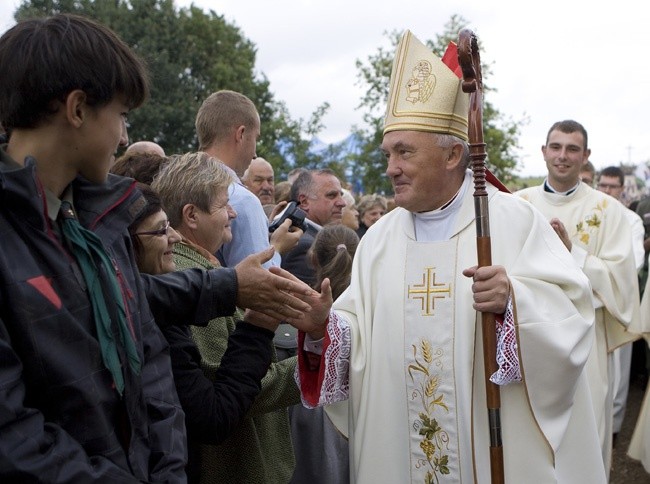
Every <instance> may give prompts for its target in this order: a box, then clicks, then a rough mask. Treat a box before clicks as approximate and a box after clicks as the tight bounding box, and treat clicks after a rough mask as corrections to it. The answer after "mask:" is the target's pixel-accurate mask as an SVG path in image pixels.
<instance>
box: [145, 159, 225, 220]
mask: <svg viewBox="0 0 650 484" xmlns="http://www.w3.org/2000/svg"><path fill="white" fill-rule="evenodd" d="M232 182H233V177H232V175H231V174H230V173H229V172H228V171H227V170H226V168H225V167H224V165H223V163H221V162H220V161H219V160H218V159H216V158H213V157H212V156H210V155H208V154H207V153H204V152H202V151H199V152H197V153H186V154H184V155H176V156H172V157H171V158H170V161H169V163H167V165H165V167H164V168H163V169H162V170H161V171H160V173H159V174H158V176H156V178H155V179H154V181H153V183H152V184H151V187H152V188H153V189H154V190H156V191H157V192H158V193H159V195H160V198H161V199H162V201H163V205H164V206H165V208H166V209H167V216H168V217H169V222H170V223H171V225H172V227H174V228H177V227H179V226H180V225H181V222H182V221H183V207H184V206H185V205H187V204H189V203H191V204H193V205H196V206H197V207H198V208H199V209H201V210H203V211H204V212H209V211H210V207H211V206H212V203H213V202H214V197H215V195H216V194H217V193H218V192H219V191H221V190H227V189H228V186H229V185H230V184H231V183H232Z"/></svg>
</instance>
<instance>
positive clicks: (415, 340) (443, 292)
mask: <svg viewBox="0 0 650 484" xmlns="http://www.w3.org/2000/svg"><path fill="white" fill-rule="evenodd" d="M457 250H458V247H457V240H450V241H443V242H431V243H422V242H415V241H409V242H408V245H407V251H406V268H405V281H404V288H405V294H404V298H405V303H404V346H405V347H404V356H405V371H406V398H407V408H408V418H409V428H410V438H409V445H410V456H411V482H418V483H429V482H460V481H461V475H460V464H459V455H460V450H459V441H458V415H457V408H458V405H457V394H456V386H455V377H456V375H455V372H454V364H453V362H454V340H455V298H456V287H455V284H456V277H457V271H458V270H459V269H458V268H457ZM396 418H397V416H396Z"/></svg>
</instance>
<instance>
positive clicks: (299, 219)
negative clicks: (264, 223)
mask: <svg viewBox="0 0 650 484" xmlns="http://www.w3.org/2000/svg"><path fill="white" fill-rule="evenodd" d="M306 216H307V214H306V213H305V212H304V210H301V209H300V208H298V204H297V203H296V202H289V203H288V204H287V206H286V207H285V208H284V210H283V211H282V212H281V213H280V215H278V216H277V217H275V218H274V219H273V222H271V224H270V225H269V232H270V233H273V232H275V230H276V229H277V228H278V227H279V226H280V225H282V223H283V222H284V221H285V220H286V219H291V226H292V227H298V228H299V229H300V230H302V231H303V232H305V231H306V230H307V222H305V217H306Z"/></svg>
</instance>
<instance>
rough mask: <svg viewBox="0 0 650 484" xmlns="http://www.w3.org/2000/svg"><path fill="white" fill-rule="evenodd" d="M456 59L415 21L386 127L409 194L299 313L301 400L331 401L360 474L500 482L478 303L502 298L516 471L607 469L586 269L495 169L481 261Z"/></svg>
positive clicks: (397, 177) (539, 474) (502, 377)
mask: <svg viewBox="0 0 650 484" xmlns="http://www.w3.org/2000/svg"><path fill="white" fill-rule="evenodd" d="M453 71H454V66H452V67H451V68H450V67H448V66H447V65H446V64H445V63H443V62H442V61H441V60H440V59H439V58H437V57H435V56H434V55H433V54H432V53H431V52H430V51H429V50H428V48H427V47H426V46H424V45H423V44H421V43H420V42H419V41H418V40H417V39H416V38H415V37H414V36H413V35H412V34H410V32H407V33H406V34H405V35H404V37H403V38H402V40H401V42H400V44H399V47H398V52H397V56H396V59H395V61H394V64H393V72H392V76H391V86H390V95H389V105H388V110H387V115H386V121H385V130H384V139H383V143H382V150H383V152H384V153H385V155H386V158H387V170H386V173H387V175H388V176H389V177H390V178H391V182H392V184H393V187H394V190H395V201H396V204H397V205H398V208H395V209H394V210H393V211H391V212H390V213H388V214H387V215H385V216H384V217H382V219H380V220H379V222H377V223H376V224H375V225H374V226H373V227H371V229H369V230H368V232H367V233H366V235H365V236H364V238H363V239H362V240H361V243H360V244H359V247H358V249H357V253H356V256H355V260H354V264H353V269H352V278H351V284H350V287H349V288H348V290H347V291H346V292H345V293H343V294H342V295H341V297H339V298H338V299H337V301H336V302H335V304H334V306H333V310H332V311H330V306H331V298H330V299H328V297H327V295H328V288H327V285H326V284H325V285H324V286H323V291H322V294H323V295H322V296H321V298H320V300H319V303H320V304H321V306H320V307H318V306H317V305H315V308H314V310H313V311H312V312H311V313H309V314H308V315H307V316H306V319H307V322H303V326H302V327H303V328H304V329H306V330H307V331H308V333H309V334H307V335H305V333H302V332H301V333H300V345H301V348H302V349H303V350H302V351H301V353H300V356H299V373H298V375H297V378H298V380H299V384H300V386H301V391H302V393H303V402H304V403H305V405H308V406H313V405H327V406H326V410H327V413H328V415H330V417H331V418H332V420H333V422H334V423H335V425H336V426H337V427H338V428H339V430H341V432H342V433H344V434H345V435H346V436H348V437H349V439H350V467H351V481H352V482H353V483H359V484H361V483H363V484H366V483H368V484H370V483H373V484H374V483H400V484H401V483H407V482H413V483H444V482H455V483H480V484H482V483H489V482H490V461H489V448H490V447H489V446H490V440H489V427H488V422H487V410H486V401H485V400H486V399H485V382H484V371H483V348H482V335H481V329H480V324H479V321H480V313H479V312H478V311H488V312H494V313H495V314H497V315H499V317H498V319H499V324H498V331H497V333H498V339H499V345H498V362H499V371H498V372H497V373H495V375H493V377H492V379H493V381H494V382H496V383H498V384H500V385H502V386H501V387H500V388H501V424H502V437H503V452H504V471H505V481H506V482H508V483H524V482H540V483H567V484H569V483H576V482H589V483H604V482H606V479H605V471H604V466H603V461H602V459H601V456H600V447H599V444H598V435H597V431H596V427H595V419H594V415H593V410H592V407H591V404H590V399H589V393H588V388H587V383H586V379H585V377H584V373H583V367H584V364H585V362H586V360H587V357H588V355H589V351H590V349H591V346H592V341H593V337H594V334H593V318H594V312H593V306H592V304H591V296H590V295H591V289H590V286H589V282H588V280H587V278H586V277H585V276H584V274H583V273H582V271H581V270H580V268H579V267H578V266H577V264H576V263H575V261H574V260H573V259H572V257H571V255H570V254H569V252H568V251H567V250H566V248H565V247H564V245H563V244H562V243H561V241H560V239H559V238H558V237H557V236H556V234H555V233H554V231H553V230H552V229H551V227H550V226H549V224H548V222H547V221H546V220H545V219H544V217H543V216H542V215H541V214H540V213H539V212H538V211H537V210H535V209H534V208H533V207H532V206H531V205H530V204H528V203H526V202H524V201H523V200H521V199H518V198H517V197H515V196H513V195H510V194H505V193H502V192H500V191H498V190H497V189H496V188H495V187H494V186H493V185H492V184H488V185H487V191H488V196H489V207H490V208H489V210H490V221H491V233H492V262H493V264H494V265H492V266H487V267H481V268H478V269H477V267H476V265H477V255H476V229H475V220H474V219H475V216H474V200H473V196H472V194H473V186H472V177H471V172H469V171H467V170H466V168H467V166H468V162H469V156H468V148H467V144H466V141H467V113H468V96H467V95H466V94H464V93H463V92H462V90H461V87H460V81H459V79H458V77H457V76H456V74H454V73H453ZM323 321H326V324H325V325H323V323H322V322H323ZM296 324H298V322H296ZM321 338H322V339H321ZM308 352H309V353H321V359H320V362H319V363H318V364H317V365H314V364H313V360H314V358H313V357H312V356H310V355H308Z"/></svg>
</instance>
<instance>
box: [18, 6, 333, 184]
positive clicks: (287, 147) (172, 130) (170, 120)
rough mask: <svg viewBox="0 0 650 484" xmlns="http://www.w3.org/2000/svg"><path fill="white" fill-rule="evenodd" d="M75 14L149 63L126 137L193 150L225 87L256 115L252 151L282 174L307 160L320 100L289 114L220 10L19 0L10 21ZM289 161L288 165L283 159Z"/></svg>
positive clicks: (246, 43)
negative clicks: (309, 111)
mask: <svg viewBox="0 0 650 484" xmlns="http://www.w3.org/2000/svg"><path fill="white" fill-rule="evenodd" d="M60 12H61V13H76V14H80V15H86V16H88V17H91V18H94V19H96V20H97V21H99V22H101V23H103V24H104V25H106V26H108V27H110V28H111V29H113V30H114V31H115V32H116V33H117V34H118V35H119V36H120V37H121V38H122V39H123V40H124V41H125V42H126V43H127V44H128V45H130V46H131V47H132V48H133V49H134V50H135V51H136V52H137V53H138V54H139V55H140V56H141V57H142V58H144V59H145V60H146V62H147V64H148V66H149V71H150V75H151V81H152V82H151V97H150V100H149V101H148V102H147V103H146V104H145V105H144V106H142V107H141V108H139V109H137V110H135V111H134V112H133V113H132V114H131V115H130V116H129V136H130V137H131V139H133V140H141V139H146V140H152V141H155V142H157V143H159V144H160V145H161V146H163V147H164V148H165V150H166V151H167V152H168V153H184V152H186V151H192V150H196V149H197V148H198V146H197V140H196V134H195V128H194V119H195V116H196V112H197V110H198V108H199V106H200V105H201V102H202V101H203V100H204V99H205V98H206V97H207V96H209V95H210V94H211V93H212V92H214V91H217V90H220V89H232V90H234V91H238V92H241V93H243V94H245V95H246V96H248V97H249V98H251V99H252V100H253V102H254V103H255V105H256V106H257V109H258V111H259V113H260V119H261V123H262V133H261V137H260V141H259V145H258V151H259V154H260V155H261V156H264V157H265V158H266V159H268V160H269V162H270V163H271V164H272V165H273V166H274V169H275V170H276V175H278V176H282V175H283V174H285V173H286V172H287V171H288V170H289V169H291V167H292V166H293V165H294V164H309V163H313V162H314V160H313V159H311V158H310V156H311V155H310V153H309V151H308V150H307V149H306V147H308V144H309V142H308V141H306V140H309V139H311V137H312V136H314V135H315V134H317V133H318V131H319V130H320V129H322V125H321V123H320V119H321V118H322V116H323V115H324V114H325V113H326V112H327V109H328V108H329V105H328V104H327V103H324V104H323V105H322V106H320V107H319V108H318V109H317V111H316V112H315V113H314V114H313V115H312V116H311V118H310V119H309V120H307V121H303V120H302V119H299V120H293V119H291V117H290V116H289V113H288V110H287V108H286V105H285V104H284V103H283V102H282V101H279V100H276V99H275V96H274V95H273V93H272V92H271V91H270V86H269V81H268V80H267V78H266V77H265V76H264V75H263V74H260V75H258V74H257V72H256V70H255V60H256V48H255V45H254V44H253V43H252V42H251V41H249V40H248V39H246V37H245V36H244V34H243V33H242V32H241V31H240V29H239V28H237V27H236V26H234V25H231V24H229V23H228V22H226V20H225V19H224V17H223V16H222V15H219V14H217V13H216V12H214V11H212V10H210V11H209V12H204V11H203V10H202V9H200V8H198V7H195V6H194V5H192V6H190V7H189V8H181V9H176V7H175V6H174V2H173V1H172V0H130V1H127V0H111V1H109V0H104V1H99V0H97V1H95V0H26V1H24V2H23V3H22V4H21V5H20V6H19V7H18V9H17V11H16V13H15V16H14V17H15V19H16V20H21V19H24V18H28V17H33V16H46V15H52V14H55V13H60ZM291 160H293V163H291V162H290V161H291Z"/></svg>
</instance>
